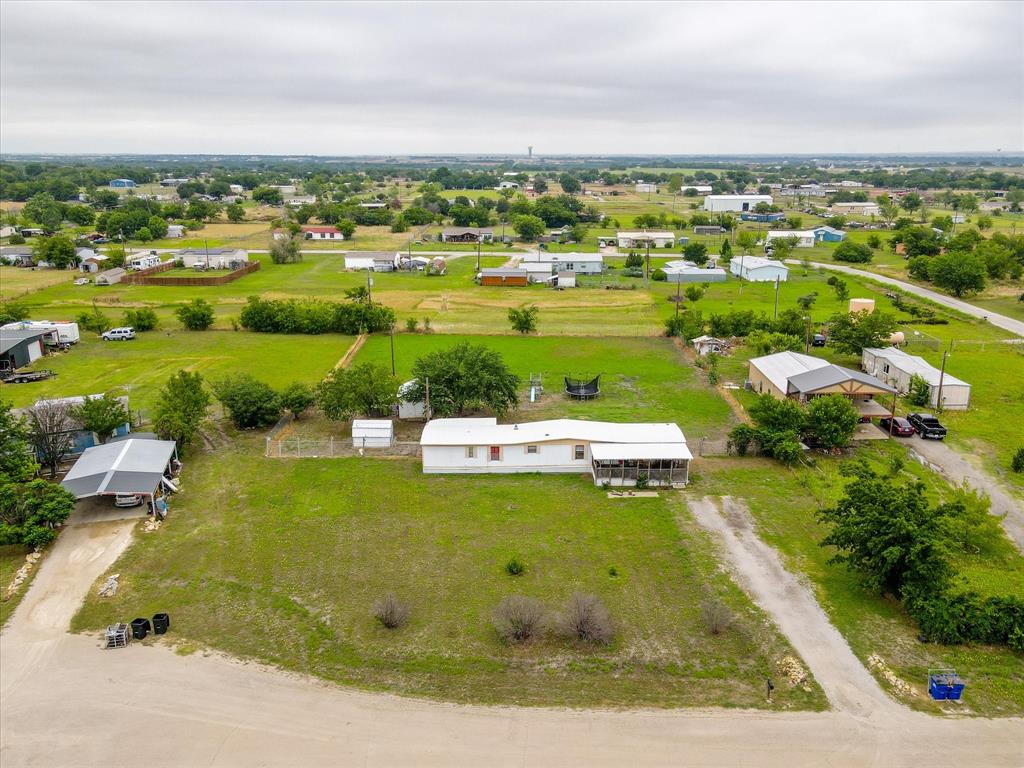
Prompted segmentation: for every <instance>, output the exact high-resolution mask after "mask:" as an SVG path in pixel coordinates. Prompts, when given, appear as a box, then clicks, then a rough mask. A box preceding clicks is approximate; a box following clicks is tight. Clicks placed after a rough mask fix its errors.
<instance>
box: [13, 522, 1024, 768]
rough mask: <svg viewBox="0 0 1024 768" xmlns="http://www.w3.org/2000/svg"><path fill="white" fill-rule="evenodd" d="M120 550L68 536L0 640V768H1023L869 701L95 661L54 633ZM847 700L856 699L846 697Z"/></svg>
mask: <svg viewBox="0 0 1024 768" xmlns="http://www.w3.org/2000/svg"><path fill="white" fill-rule="evenodd" d="M69 534H70V535H69ZM128 537H129V531H128V526H127V525H125V524H124V523H113V524H109V523H108V524H101V527H97V528H96V529H95V530H90V529H89V528H83V529H81V530H76V529H69V530H68V531H65V533H64V534H63V535H62V537H61V539H60V540H59V541H58V543H57V544H56V545H55V546H54V548H53V550H52V551H51V552H50V554H49V555H48V557H47V558H46V559H45V560H44V561H43V565H42V566H41V567H40V570H39V573H38V574H37V575H36V579H35V581H34V582H33V584H32V586H31V588H30V589H29V592H28V594H27V595H26V596H25V599H24V600H23V601H22V604H21V605H20V606H19V608H18V611H17V612H16V614H15V615H14V616H13V617H12V619H11V621H10V623H9V624H8V628H7V629H6V630H5V631H4V634H3V635H2V636H0V679H2V680H3V689H2V693H0V764H2V765H3V766H4V768H20V767H21V766H61V767H62V768H73V767H74V766H107V765H110V764H111V762H112V761H128V762H130V761H135V760H137V761H139V762H141V763H144V764H145V765H146V766H152V767H154V768H162V767H163V766H168V767H172V766H173V767H174V768H179V767H180V766H246V767H247V768H248V767H249V766H303V767H306V766H310V767H315V766H348V765H360V766H389V767H391V766H405V765H415V766H458V765H467V766H481V765H487V766H492V765H493V766H499V765H500V766H555V767H557V766H578V765H590V766H601V765H609V766H623V765H629V766H660V765H665V766H668V765H671V766H693V767H699V766H729V767H730V768H731V767H732V766H754V765H756V766H760V767H764V768H773V767H775V766H778V767H784V768H804V767H805V766H806V767H807V768H810V767H811V766H813V767H814V768H818V767H819V766H830V768H836V767H838V766H857V767H858V768H860V767H861V766H876V765H877V766H887V767H889V766H920V765H926V764H930V763H933V762H934V760H935V756H936V745H940V746H939V751H940V753H941V756H942V760H943V762H944V763H949V764H954V763H963V764H965V765H985V766H987V767H995V768H1001V767H1002V766H1006V767H1007V768H1009V767H1010V766H1013V768H1019V766H1020V765H1021V764H1022V763H1024V746H1022V745H1024V721H1019V720H1018V721H1006V720H1002V721H999V720H962V721H950V720H941V719H934V718H929V717H926V716H924V715H915V714H913V713H910V712H906V711H904V710H901V709H899V708H898V707H895V705H892V706H883V703H882V702H880V703H879V706H877V707H871V706H867V707H866V708H863V709H862V710H861V711H862V714H853V713H852V712H850V711H847V710H845V709H844V710H843V711H834V712H827V713H789V714H773V713H763V712H744V711H733V710H714V711H701V710H666V711H656V710H642V711H623V712H614V711H596V712H595V711H572V710H556V709H519V708H503V707H465V706H455V705H447V704H439V703H435V702H429V701H420V700H412V699H403V698H397V697H394V696H389V695H383V694H371V693H362V692H357V691H351V690H346V689H343V688H339V687H336V686H332V685H327V684H324V683H320V682H317V681H313V680H309V679H305V678H301V677H297V676H292V675H287V674H284V673H281V672H278V671H274V670H270V669H266V668H264V667H261V666H259V665H256V664H244V663H240V662H237V661H232V660H230V659H227V658H224V657H221V656H219V655H209V656H204V655H202V654H193V655H191V656H179V655H177V654H175V653H174V652H173V651H171V650H169V649H168V648H166V647H161V646H154V647H144V646H142V645H134V646H132V647H130V648H128V649H125V650H117V651H104V650H100V649H99V639H98V637H97V636H95V635H92V636H74V635H68V634H65V632H64V628H65V627H66V626H67V622H68V621H69V620H70V618H71V615H72V613H73V612H74V610H75V607H76V606H77V605H78V602H79V601H80V600H81V598H82V596H83V594H84V593H85V591H86V590H87V589H88V588H89V586H90V584H91V583H92V579H93V578H94V577H96V576H98V575H100V574H101V573H102V572H103V571H104V569H105V567H106V565H107V564H108V563H110V562H112V561H113V560H114V558H115V557H116V555H117V554H118V553H119V552H120V551H121V550H122V549H123V548H124V546H125V544H126V543H127V541H128ZM172 621H173V616H172ZM171 632H172V635H171V636H172V637H173V626H172V628H171ZM826 642H829V641H828V640H827V638H826ZM41 647H45V651H46V652H44V653H40V652H38V651H39V649H40V648H41ZM817 666H818V667H819V668H821V665H820V664H818V665H817ZM827 677H828V676H827V675H824V676H823V677H822V678H819V679H822V681H823V682H824V679H825V678H827ZM846 695H849V696H851V697H853V699H854V701H853V702H851V703H852V704H853V705H860V704H861V703H862V702H863V701H864V698H863V697H862V696H861V693H860V692H859V691H858V690H857V687H856V686H855V687H854V689H853V690H852V691H850V692H849V693H848V694H846ZM869 698H871V699H872V700H873V695H872V696H870V697H869Z"/></svg>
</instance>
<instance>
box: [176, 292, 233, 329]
mask: <svg viewBox="0 0 1024 768" xmlns="http://www.w3.org/2000/svg"><path fill="white" fill-rule="evenodd" d="M243 312H244V310H243ZM174 314H175V315H177V317H178V320H179V321H181V324H182V325H183V326H185V328H186V329H187V330H189V331H205V330H206V329H207V328H209V327H210V326H211V325H213V305H212V304H210V303H209V302H208V301H206V299H192V301H190V302H189V303H188V304H183V305H182V306H180V307H178V308H177V309H175V310H174Z"/></svg>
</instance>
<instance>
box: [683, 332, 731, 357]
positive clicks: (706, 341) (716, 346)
mask: <svg viewBox="0 0 1024 768" xmlns="http://www.w3.org/2000/svg"><path fill="white" fill-rule="evenodd" d="M690 343H691V344H693V348H694V349H695V350H696V351H697V354H698V355H700V356H701V357H703V356H704V355H707V354H709V353H711V352H714V353H715V354H719V355H724V354H725V353H726V352H728V351H729V342H728V341H726V340H725V339H716V338H715V337H714V336H698V337H697V338H695V339H693V340H692V341H690Z"/></svg>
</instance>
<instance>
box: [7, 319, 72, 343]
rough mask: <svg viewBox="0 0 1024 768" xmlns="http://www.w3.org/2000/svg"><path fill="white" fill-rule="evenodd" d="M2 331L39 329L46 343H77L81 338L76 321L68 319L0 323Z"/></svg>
mask: <svg viewBox="0 0 1024 768" xmlns="http://www.w3.org/2000/svg"><path fill="white" fill-rule="evenodd" d="M0 330H4V331H41V332H43V333H46V334H47V336H46V337H45V338H44V339H43V343H44V344H47V345H56V344H77V343H78V340H79V339H80V338H81V333H80V332H79V330H78V323H73V322H71V321H70V320H18V321H16V322H13V323H7V325H0Z"/></svg>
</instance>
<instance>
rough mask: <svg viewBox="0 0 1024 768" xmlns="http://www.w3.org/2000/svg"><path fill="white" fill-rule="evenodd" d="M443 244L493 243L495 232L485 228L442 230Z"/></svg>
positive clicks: (450, 228) (447, 228)
mask: <svg viewBox="0 0 1024 768" xmlns="http://www.w3.org/2000/svg"><path fill="white" fill-rule="evenodd" d="M441 242H442V243H491V242H494V230H493V229H490V228H485V227H445V228H444V229H443V230H441Z"/></svg>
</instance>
